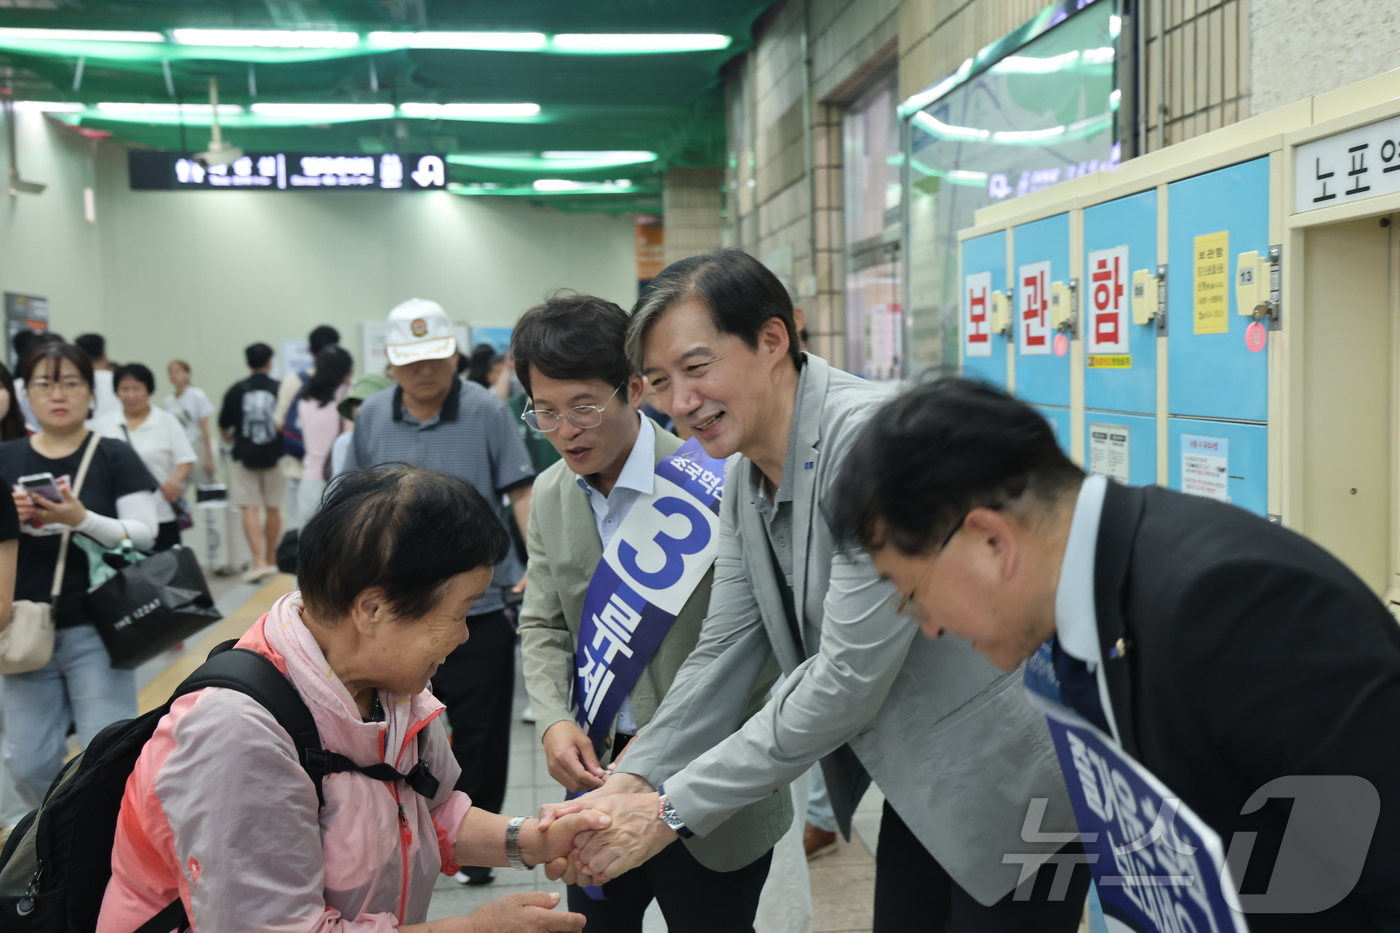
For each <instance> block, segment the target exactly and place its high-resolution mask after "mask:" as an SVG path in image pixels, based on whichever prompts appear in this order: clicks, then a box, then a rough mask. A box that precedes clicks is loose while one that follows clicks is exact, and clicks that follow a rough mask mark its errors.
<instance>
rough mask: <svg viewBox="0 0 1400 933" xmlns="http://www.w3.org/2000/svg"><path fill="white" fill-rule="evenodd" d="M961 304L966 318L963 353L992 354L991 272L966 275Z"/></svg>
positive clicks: (975, 354) (973, 354) (965, 354)
mask: <svg viewBox="0 0 1400 933" xmlns="http://www.w3.org/2000/svg"><path fill="white" fill-rule="evenodd" d="M964 291H965V294H964V295H963V304H964V306H965V307H966V308H967V320H966V321H964V322H963V355H964V356H991V355H992V325H991V320H992V274H991V273H990V272H977V273H974V274H972V275H969V276H967V278H966V280H965V283H964Z"/></svg>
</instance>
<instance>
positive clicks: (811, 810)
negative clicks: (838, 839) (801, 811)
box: [807, 762, 836, 833]
mask: <svg viewBox="0 0 1400 933" xmlns="http://www.w3.org/2000/svg"><path fill="white" fill-rule="evenodd" d="M807 822H808V823H811V824H812V825H813V826H815V827H816V828H817V829H821V830H825V831H826V832H829V833H834V832H836V811H835V810H833V809H831V795H830V794H828V793H827V791H826V777H825V776H824V775H823V774H822V766H821V763H820V762H818V763H817V764H814V765H812V770H810V771H808V772H807Z"/></svg>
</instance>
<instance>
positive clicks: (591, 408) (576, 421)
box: [520, 386, 622, 434]
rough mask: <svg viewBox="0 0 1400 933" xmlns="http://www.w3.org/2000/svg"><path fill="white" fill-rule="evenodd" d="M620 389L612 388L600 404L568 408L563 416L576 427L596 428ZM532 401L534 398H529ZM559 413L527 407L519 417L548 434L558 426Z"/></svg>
mask: <svg viewBox="0 0 1400 933" xmlns="http://www.w3.org/2000/svg"><path fill="white" fill-rule="evenodd" d="M621 391H622V386H618V387H617V388H616V389H613V394H612V395H609V396H608V398H607V400H606V401H605V402H603V404H601V405H579V406H577V407H575V408H570V409H569V410H568V411H566V412H565V413H564V417H565V418H568V419H569V421H570V422H571V423H572V424H573V425H574V427H576V428H596V427H597V426H598V425H600V424H602V423H603V410H604V409H605V408H607V407H608V405H609V404H611V402H612V400H613V399H614V398H616V397H617V393H619V392H621ZM531 401H534V399H531ZM559 417H560V416H559V413H558V412H554V411H547V410H545V409H542V408H527V409H526V410H525V411H523V412H521V413H520V419H521V420H522V421H524V422H525V423H526V424H528V425H529V426H530V427H532V428H534V429H535V430H536V431H539V432H540V433H541V434H548V433H549V432H551V431H554V430H556V429H557V428H558V427H559Z"/></svg>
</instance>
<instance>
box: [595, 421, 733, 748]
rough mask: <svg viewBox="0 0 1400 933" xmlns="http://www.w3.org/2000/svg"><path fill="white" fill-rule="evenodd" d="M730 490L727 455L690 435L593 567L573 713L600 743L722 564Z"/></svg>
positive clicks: (664, 464) (659, 468)
mask: <svg viewBox="0 0 1400 933" xmlns="http://www.w3.org/2000/svg"><path fill="white" fill-rule="evenodd" d="M643 430H648V427H644V428H643ZM723 491H724V461H723V460H715V459H713V458H711V457H709V456H708V455H707V454H706V453H705V449H704V448H703V447H701V446H700V442H699V441H697V440H695V439H694V438H691V439H690V440H689V441H686V443H685V444H683V445H682V446H681V449H680V450H678V451H676V452H675V453H674V454H672V455H671V456H669V457H665V458H663V459H662V460H661V462H660V463H658V464H657V465H656V479H655V485H654V487H653V489H652V493H651V495H649V496H642V497H640V498H638V499H637V501H636V503H635V504H633V506H632V509H631V511H629V512H628V513H627V517H626V518H625V519H623V522H622V527H620V528H618V530H617V532H616V533H615V534H614V535H613V538H612V541H611V542H610V543H609V545H608V548H607V550H606V551H604V552H603V558H602V560H600V561H598V567H597V569H596V570H594V571H593V579H592V580H591V581H589V584H588V593H587V595H586V596H585V597H584V600H583V618H582V619H581V620H580V624H579V637H578V648H577V649H576V651H575V659H576V661H577V673H576V675H575V677H574V697H573V701H574V709H573V713H574V718H575V720H577V722H578V724H579V726H580V727H581V728H582V729H583V731H584V732H586V733H588V737H589V738H590V739H592V740H593V744H594V747H596V748H601V747H602V743H603V741H604V740H606V739H607V738H608V733H609V731H610V730H611V728H612V722H613V717H614V716H616V715H617V711H618V710H619V709H620V708H621V707H622V701H623V700H625V699H626V698H627V696H628V695H629V694H630V693H631V692H632V688H633V687H634V686H636V684H637V679H638V678H639V677H641V676H642V671H643V670H645V669H646V666H647V664H648V662H650V661H651V658H652V655H654V654H655V653H656V649H657V648H659V647H660V646H661V642H662V640H663V639H664V638H665V637H666V633H667V632H669V631H670V630H671V626H672V625H673V624H674V623H675V621H676V616H677V615H678V614H680V611H681V609H682V608H684V607H685V604H686V601H687V600H689V599H690V596H691V594H692V593H694V592H695V588H696V587H697V586H698V585H699V584H700V581H701V580H702V579H703V578H704V576H705V573H706V572H707V571H708V570H709V569H710V566H711V565H712V564H713V563H714V560H715V554H716V552H717V551H718V550H719V503H720V497H721V495H722V494H723Z"/></svg>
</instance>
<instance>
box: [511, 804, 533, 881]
mask: <svg viewBox="0 0 1400 933" xmlns="http://www.w3.org/2000/svg"><path fill="white" fill-rule="evenodd" d="M527 819H529V817H526V816H516V817H512V818H511V821H510V822H509V823H507V824H506V859H507V861H509V862H510V867H511V868H515V869H518V870H520V871H529V870H530V866H529V865H526V864H525V859H524V858H523V857H522V856H521V854H520V827H521V826H524V825H525V821H526V820H527Z"/></svg>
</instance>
